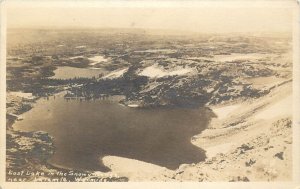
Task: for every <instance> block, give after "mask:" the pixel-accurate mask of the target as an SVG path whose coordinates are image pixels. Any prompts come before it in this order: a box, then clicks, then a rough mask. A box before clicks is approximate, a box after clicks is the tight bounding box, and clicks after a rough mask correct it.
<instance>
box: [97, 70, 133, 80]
mask: <svg viewBox="0 0 300 189" xmlns="http://www.w3.org/2000/svg"><path fill="white" fill-rule="evenodd" d="M127 70H128V68H125V69H122V70H117V71H113V72H111V73H110V74H107V75H106V76H104V77H103V78H104V79H106V78H110V79H111V78H118V77H121V76H122V75H123V74H124V73H125V72H127Z"/></svg>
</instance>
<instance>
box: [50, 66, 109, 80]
mask: <svg viewBox="0 0 300 189" xmlns="http://www.w3.org/2000/svg"><path fill="white" fill-rule="evenodd" d="M106 73H107V71H106V70H104V69H92V68H75V67H69V66H59V67H57V69H56V70H54V74H55V75H54V76H52V77H51V78H55V79H74V78H75V77H76V78H93V77H95V78H99V76H101V74H106Z"/></svg>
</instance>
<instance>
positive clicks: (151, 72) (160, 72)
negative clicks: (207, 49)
mask: <svg viewBox="0 0 300 189" xmlns="http://www.w3.org/2000/svg"><path fill="white" fill-rule="evenodd" d="M192 71H194V70H193V69H192V68H182V67H178V69H176V70H173V71H169V70H165V69H163V68H161V67H159V66H158V65H152V66H149V67H146V68H145V69H144V70H143V71H141V72H140V73H139V74H138V75H140V76H147V77H151V78H155V77H165V76H173V75H185V74H187V73H190V72H192Z"/></svg>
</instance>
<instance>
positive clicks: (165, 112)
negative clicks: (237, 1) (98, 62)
mask: <svg viewBox="0 0 300 189" xmlns="http://www.w3.org/2000/svg"><path fill="white" fill-rule="evenodd" d="M209 120H210V113H209V112H208V111H207V110H205V109H184V108H178V109H177V108H176V109H175V108H173V109H166V108H155V109H139V108H138V109H137V108H129V107H125V106H121V105H119V104H117V103H116V102H112V101H109V100H96V101H80V100H68V101H67V100H65V99H64V98H62V97H56V98H55V99H54V98H53V97H51V98H50V99H49V100H45V99H40V100H39V101H38V102H37V103H36V104H35V107H34V108H33V109H32V110H30V111H29V112H26V113H25V114H24V120H22V121H18V122H16V123H15V125H14V127H15V128H16V129H18V130H22V131H38V130H41V131H46V132H48V133H49V134H50V135H51V136H53V137H54V145H55V148H56V152H55V154H54V155H53V157H52V158H51V159H50V160H49V162H50V163H52V164H54V165H57V166H60V167H65V168H70V169H77V170H100V171H108V170H109V169H108V168H107V167H106V166H105V165H104V164H103V163H102V161H101V159H102V157H104V156H106V155H112V156H119V157H125V158H131V159H136V160H140V161H144V162H148V163H153V164H156V165H160V166H163V167H167V168H169V169H176V168H178V167H179V165H181V164H190V163H197V162H200V161H203V160H204V159H205V152H204V151H203V150H202V149H200V148H198V147H196V146H194V145H192V144H191V137H192V136H194V135H196V134H198V133H200V132H201V131H202V130H204V129H205V128H206V126H207V124H208V122H209ZM133 171H134V170H133Z"/></svg>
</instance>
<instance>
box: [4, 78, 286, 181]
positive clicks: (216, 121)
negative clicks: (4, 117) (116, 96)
mask: <svg viewBox="0 0 300 189" xmlns="http://www.w3.org/2000/svg"><path fill="white" fill-rule="evenodd" d="M285 84H286V85H290V84H289V83H285ZM285 84H283V87H285ZM280 86H281V85H280ZM281 87H282V86H281ZM281 87H279V88H281ZM287 88H288V87H287ZM279 91H280V90H279V89H277V90H276V89H275V91H271V92H270V94H268V95H265V96H263V97H261V98H259V99H257V100H256V99H251V100H250V101H245V102H240V101H239V100H236V101H232V102H230V103H226V104H218V105H213V106H207V108H210V109H211V110H212V111H213V112H214V113H215V114H216V115H218V114H219V115H222V114H226V116H225V117H224V116H223V117H221V118H218V117H216V118H212V120H211V122H210V124H209V126H208V128H207V129H205V130H204V131H202V132H201V133H200V134H199V135H195V136H193V137H192V138H191V142H192V144H193V145H195V146H198V147H201V148H203V149H204V150H206V153H207V158H206V160H204V161H203V162H200V163H197V164H183V165H181V166H180V167H179V168H178V169H177V170H175V171H173V170H169V169H167V168H164V167H160V166H157V165H154V164H153V165H152V164H149V163H145V162H141V161H138V160H134V159H132V160H131V159H128V158H122V157H112V156H105V157H103V161H104V164H105V162H107V164H108V167H114V168H113V169H112V171H111V172H109V173H112V174H114V173H120V174H121V175H120V176H122V177H126V174H124V172H125V173H126V171H127V173H128V171H129V172H130V169H128V170H127V169H126V168H125V169H124V168H121V169H120V168H116V164H118V162H123V161H124V162H127V163H131V164H133V167H134V165H135V163H136V165H139V167H141V169H143V167H144V166H145V167H148V168H149V167H150V168H151V167H152V168H153V170H156V172H155V171H154V172H153V174H150V175H149V178H148V179H150V180H156V179H157V180H161V179H163V180H174V178H176V180H177V179H179V180H180V179H182V178H180V177H181V176H180V177H179V178H177V177H178V172H182V173H181V174H179V175H184V174H185V172H186V171H187V170H189V169H191V167H194V166H197V165H198V164H200V165H202V166H203V164H204V165H205V164H207V162H209V161H212V160H214V159H216V158H217V159H218V158H220V155H221V156H222V154H226V153H229V152H231V151H232V150H234V149H236V148H238V147H239V144H240V142H239V141H238V142H236V141H235V142H230V141H225V142H224V140H222V139H224V137H222V133H224V132H228V131H227V130H232V127H234V128H235V127H237V126H229V127H225V126H226V125H228V124H230V121H232V120H234V119H236V118H238V117H239V116H241V115H243V114H247V111H248V112H249V111H250V112H251V108H252V109H253V108H254V109H258V111H260V110H261V109H265V108H266V107H268V106H270V104H275V103H276V102H277V101H280V99H281V98H282V97H284V96H286V94H281V93H280V92H279ZM63 93H65V91H61V92H59V93H56V94H54V96H55V95H57V94H63ZM274 94H275V95H274ZM268 96H272V99H269V100H267V101H266V100H265V99H267V97H268ZM40 98H41V97H40ZM40 98H36V99H35V100H34V101H33V102H32V106H31V108H33V107H34V104H35V103H36V101H37V100H39V99H40ZM274 99H275V101H272V100H274ZM276 99H277V100H276ZM253 102H255V103H254V104H255V106H253V107H251V108H248V109H247V108H245V106H248V105H249V104H251V103H253ZM257 104H258V105H257ZM233 107H234V108H233ZM128 108H130V107H128ZM241 108H242V109H243V111H242V112H240V109H241ZM29 110H30V109H29ZM29 110H27V111H29ZM27 111H24V112H22V113H21V114H19V116H21V115H22V114H24V113H25V112H27ZM256 111H257V110H256ZM235 112H238V114H237V115H236V114H235ZM251 113H252V114H253V112H251ZM248 114H249V113H248ZM253 115H256V114H253ZM15 121H16V120H15ZM222 122H224V123H222ZM239 124H242V123H238V125H239ZM256 124H257V123H256ZM11 126H12V127H11V129H12V130H13V131H14V129H13V124H12V125H11ZM242 127H243V126H242ZM7 129H9V128H7ZM233 130H234V129H233ZM231 132H232V131H231ZM235 135H236V134H235ZM236 136H237V135H236ZM214 137H215V138H216V139H214ZM218 137H221V138H222V139H218ZM229 138H230V139H231V140H232V138H231V137H229ZM105 165H106V164H105ZM48 166H51V167H52V168H55V169H63V168H59V167H56V166H54V165H52V164H49V165H48ZM155 167H160V168H155ZM205 167H206V166H205ZM152 168H151V169H152ZM119 169H120V170H119ZM122 169H123V170H122ZM64 170H71V169H64ZM138 172H139V171H138ZM138 172H137V173H138ZM129 175H130V176H129V177H128V179H129V180H130V181H135V180H139V179H140V178H139V177H138V176H137V174H134V173H132V172H131V174H129ZM161 175H164V178H158V177H160V176H161ZM174 175H175V176H174ZM127 176H128V175H127ZM144 179H147V178H144Z"/></svg>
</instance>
